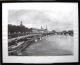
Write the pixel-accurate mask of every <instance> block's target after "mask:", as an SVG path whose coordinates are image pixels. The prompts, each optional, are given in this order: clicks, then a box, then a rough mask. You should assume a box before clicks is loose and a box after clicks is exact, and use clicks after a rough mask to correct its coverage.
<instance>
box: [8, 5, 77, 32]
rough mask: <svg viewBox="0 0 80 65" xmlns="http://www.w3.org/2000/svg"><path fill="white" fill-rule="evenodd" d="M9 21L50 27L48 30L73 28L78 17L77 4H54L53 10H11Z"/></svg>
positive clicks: (36, 26)
mask: <svg viewBox="0 0 80 65" xmlns="http://www.w3.org/2000/svg"><path fill="white" fill-rule="evenodd" d="M8 15H9V16H8V23H9V24H13V25H20V22H21V21H22V22H23V25H24V26H26V27H28V28H39V29H40V28H41V26H42V27H43V28H46V26H47V28H48V30H56V31H62V30H72V29H73V22H74V21H75V20H76V19H77V9H76V5H72V4H71V5H70V4H69V5H64V6H63V7H61V6H59V5H58V6H57V7H56V9H55V8H54V6H53V10H37V9H32V10H31V9H27V10H25V9H24V10H23V9H22V10H9V11H8Z"/></svg>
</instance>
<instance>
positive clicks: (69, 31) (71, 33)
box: [52, 30, 74, 36]
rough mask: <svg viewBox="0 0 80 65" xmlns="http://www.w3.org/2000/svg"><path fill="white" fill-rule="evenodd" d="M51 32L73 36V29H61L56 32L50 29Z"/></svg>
mask: <svg viewBox="0 0 80 65" xmlns="http://www.w3.org/2000/svg"><path fill="white" fill-rule="evenodd" d="M52 33H53V34H58V35H70V36H73V34H74V32H73V30H68V31H66V30H63V31H61V32H56V31H55V30H52Z"/></svg>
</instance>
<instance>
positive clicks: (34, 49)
mask: <svg viewBox="0 0 80 65" xmlns="http://www.w3.org/2000/svg"><path fill="white" fill-rule="evenodd" d="M73 45H74V39H73V37H71V36H64V35H52V36H46V37H44V38H42V40H39V41H36V42H35V43H32V44H31V45H30V46H29V47H27V48H25V49H24V50H23V51H22V53H21V54H22V56H59V55H72V54H73V47H74V46H73Z"/></svg>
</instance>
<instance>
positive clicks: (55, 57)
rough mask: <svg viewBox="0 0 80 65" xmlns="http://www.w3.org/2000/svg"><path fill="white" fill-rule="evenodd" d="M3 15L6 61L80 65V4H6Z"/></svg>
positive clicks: (4, 4)
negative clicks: (79, 39) (79, 21)
mask: <svg viewBox="0 0 80 65" xmlns="http://www.w3.org/2000/svg"><path fill="white" fill-rule="evenodd" d="M2 14H3V32H4V33H3V60H4V62H11V63H12V62H16V63H17V62H20V63H28V62H32V63H33V62H34V63H36V62H38V63H39V62H43V63H46V62H49V63H50V62H78V3H3V13H2ZM15 58H16V59H15ZM60 58H62V60H61V59H60ZM12 59H14V60H12ZM20 59H23V61H21V60H20ZM30 59H32V60H30ZM16 60H17V61H16ZM19 60H20V61H19ZM50 60H51V61H50Z"/></svg>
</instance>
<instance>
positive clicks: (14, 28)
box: [8, 24, 32, 33]
mask: <svg viewBox="0 0 80 65" xmlns="http://www.w3.org/2000/svg"><path fill="white" fill-rule="evenodd" d="M18 32H20V33H23V32H32V30H31V28H27V27H25V26H16V25H11V24H8V33H18Z"/></svg>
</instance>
